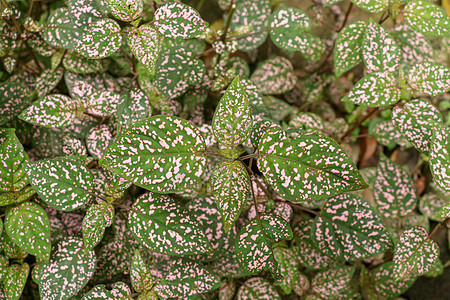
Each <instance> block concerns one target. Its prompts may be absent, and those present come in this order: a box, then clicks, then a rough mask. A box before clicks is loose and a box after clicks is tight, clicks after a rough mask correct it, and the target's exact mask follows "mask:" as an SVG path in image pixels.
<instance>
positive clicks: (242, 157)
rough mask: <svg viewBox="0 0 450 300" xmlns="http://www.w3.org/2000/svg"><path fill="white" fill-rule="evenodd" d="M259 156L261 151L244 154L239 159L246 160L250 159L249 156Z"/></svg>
mask: <svg viewBox="0 0 450 300" xmlns="http://www.w3.org/2000/svg"><path fill="white" fill-rule="evenodd" d="M259 156H260V155H259V153H252V154H248V155H244V156H241V157H239V160H246V159H249V158H253V157H259Z"/></svg>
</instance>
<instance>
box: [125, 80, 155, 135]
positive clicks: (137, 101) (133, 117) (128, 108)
mask: <svg viewBox="0 0 450 300" xmlns="http://www.w3.org/2000/svg"><path fill="white" fill-rule="evenodd" d="M122 99H123V101H122V102H121V103H120V104H119V105H118V106H117V121H118V131H119V132H120V133H123V132H124V131H125V130H127V129H128V128H130V127H131V126H132V125H133V124H135V123H136V122H138V121H140V120H143V119H145V118H148V117H150V116H151V115H152V107H151V105H150V99H149V98H148V97H147V95H146V94H145V93H144V92H143V91H142V90H141V89H139V88H137V87H134V88H133V89H131V91H130V93H129V94H128V95H125V97H122Z"/></svg>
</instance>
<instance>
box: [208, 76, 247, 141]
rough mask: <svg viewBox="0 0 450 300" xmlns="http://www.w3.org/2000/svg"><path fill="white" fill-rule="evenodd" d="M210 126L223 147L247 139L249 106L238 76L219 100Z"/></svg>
mask: <svg viewBox="0 0 450 300" xmlns="http://www.w3.org/2000/svg"><path fill="white" fill-rule="evenodd" d="M212 126H213V127H212V128H213V133H214V136H215V137H216V140H217V141H218V142H219V143H220V144H221V145H222V146H224V147H227V148H234V147H237V146H239V145H240V144H241V143H243V142H244V141H246V140H247V139H248V137H249V135H250V131H251V129H252V115H251V108H250V104H249V102H248V97H247V93H246V90H245V87H244V86H243V85H242V83H241V81H240V80H239V77H238V76H237V77H236V78H235V79H234V80H233V82H232V83H231V84H230V86H229V87H228V88H227V90H226V92H225V94H224V95H223V97H222V99H221V100H220V101H219V104H218V105H217V108H216V111H215V113H214V117H213V121H212Z"/></svg>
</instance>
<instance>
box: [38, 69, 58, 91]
mask: <svg viewBox="0 0 450 300" xmlns="http://www.w3.org/2000/svg"><path fill="white" fill-rule="evenodd" d="M63 74H64V69H63V68H57V69H56V70H52V69H46V70H44V71H43V72H42V73H41V75H40V76H39V77H38V78H36V90H37V96H38V98H42V97H44V96H45V95H47V94H49V93H50V92H51V91H52V90H53V89H54V88H55V87H56V86H57V85H58V83H59V82H60V81H61V79H62V77H63Z"/></svg>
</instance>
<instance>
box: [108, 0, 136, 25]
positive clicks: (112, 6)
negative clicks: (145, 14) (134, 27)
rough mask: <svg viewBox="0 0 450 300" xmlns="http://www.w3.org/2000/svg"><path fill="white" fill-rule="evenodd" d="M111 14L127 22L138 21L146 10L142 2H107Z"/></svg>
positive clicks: (129, 0)
mask: <svg viewBox="0 0 450 300" xmlns="http://www.w3.org/2000/svg"><path fill="white" fill-rule="evenodd" d="M107 3H108V8H109V10H110V11H111V14H112V15H113V16H114V17H116V18H117V19H119V20H121V21H125V22H131V21H133V20H136V19H137V18H138V17H139V15H140V14H141V13H142V11H143V10H144V3H143V1H142V0H107Z"/></svg>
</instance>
